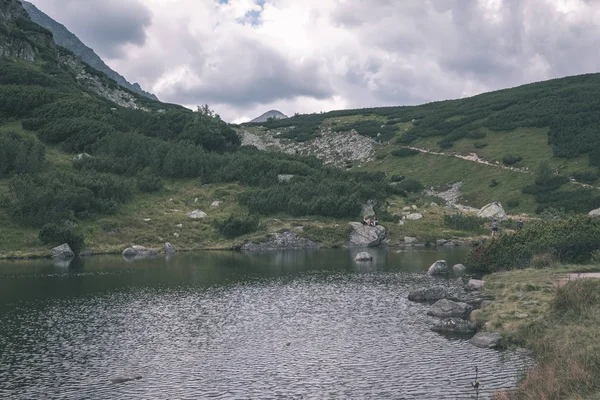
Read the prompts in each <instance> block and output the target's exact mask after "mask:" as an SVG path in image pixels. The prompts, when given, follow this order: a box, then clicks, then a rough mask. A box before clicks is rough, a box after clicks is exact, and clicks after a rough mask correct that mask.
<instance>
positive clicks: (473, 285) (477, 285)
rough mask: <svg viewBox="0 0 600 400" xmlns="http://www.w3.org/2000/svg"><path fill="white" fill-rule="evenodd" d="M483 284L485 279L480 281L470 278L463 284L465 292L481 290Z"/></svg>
mask: <svg viewBox="0 0 600 400" xmlns="http://www.w3.org/2000/svg"><path fill="white" fill-rule="evenodd" d="M484 284H485V281H480V280H478V279H471V280H470V281H469V283H467V284H466V285H465V290H466V291H467V292H475V291H477V290H481V289H482V288H483V285H484Z"/></svg>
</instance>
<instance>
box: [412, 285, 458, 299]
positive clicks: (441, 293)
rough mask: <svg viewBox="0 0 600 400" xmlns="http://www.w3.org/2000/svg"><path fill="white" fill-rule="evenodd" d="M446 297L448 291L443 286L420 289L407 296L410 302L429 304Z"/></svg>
mask: <svg viewBox="0 0 600 400" xmlns="http://www.w3.org/2000/svg"><path fill="white" fill-rule="evenodd" d="M446 296H448V291H447V290H446V288H445V287H443V286H434V287H429V288H420V289H417V290H413V291H412V292H410V294H409V295H408V299H409V300H410V301H418V302H431V301H438V300H441V299H443V298H445V297H446Z"/></svg>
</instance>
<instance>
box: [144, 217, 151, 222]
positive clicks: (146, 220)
mask: <svg viewBox="0 0 600 400" xmlns="http://www.w3.org/2000/svg"><path fill="white" fill-rule="evenodd" d="M150 221H152V219H151V218H144V222H150Z"/></svg>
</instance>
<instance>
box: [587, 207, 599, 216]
mask: <svg viewBox="0 0 600 400" xmlns="http://www.w3.org/2000/svg"><path fill="white" fill-rule="evenodd" d="M588 215H589V216H590V217H600V208H597V209H595V210H592V211H590V212H589V213H588Z"/></svg>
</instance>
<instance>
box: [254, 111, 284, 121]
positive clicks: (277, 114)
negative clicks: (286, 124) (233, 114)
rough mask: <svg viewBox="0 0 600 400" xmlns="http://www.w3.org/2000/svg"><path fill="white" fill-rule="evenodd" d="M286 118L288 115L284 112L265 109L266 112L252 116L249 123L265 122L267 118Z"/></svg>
mask: <svg viewBox="0 0 600 400" xmlns="http://www.w3.org/2000/svg"><path fill="white" fill-rule="evenodd" d="M286 118H288V116H287V115H285V114H284V113H282V112H281V111H278V110H271V111H267V112H266V113H264V114H263V115H261V116H260V117H257V118H254V119H253V120H252V121H250V122H251V123H258V122H267V121H268V120H269V119H286Z"/></svg>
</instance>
